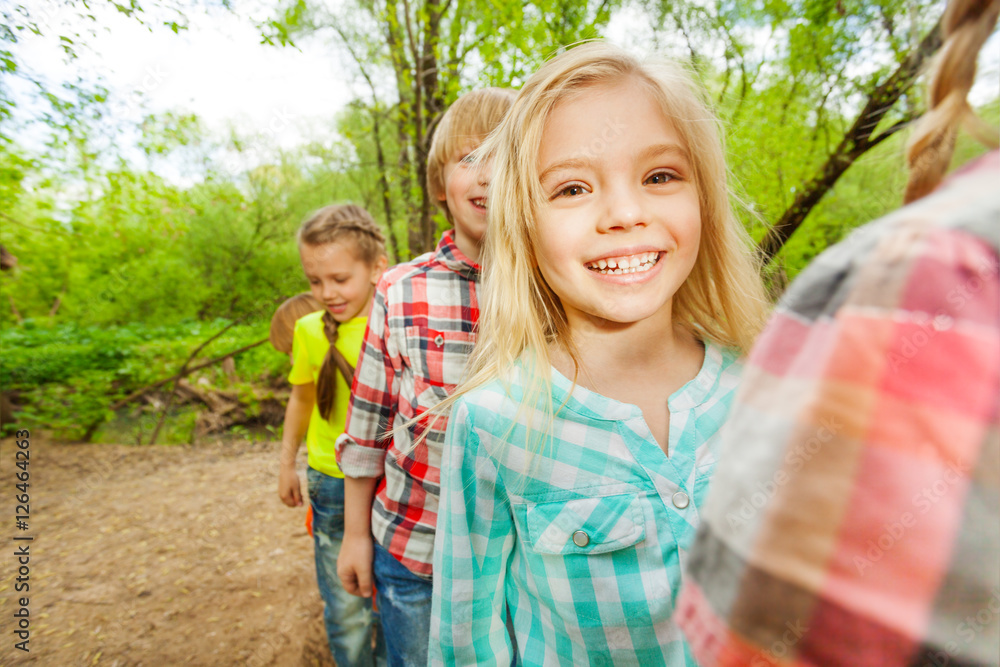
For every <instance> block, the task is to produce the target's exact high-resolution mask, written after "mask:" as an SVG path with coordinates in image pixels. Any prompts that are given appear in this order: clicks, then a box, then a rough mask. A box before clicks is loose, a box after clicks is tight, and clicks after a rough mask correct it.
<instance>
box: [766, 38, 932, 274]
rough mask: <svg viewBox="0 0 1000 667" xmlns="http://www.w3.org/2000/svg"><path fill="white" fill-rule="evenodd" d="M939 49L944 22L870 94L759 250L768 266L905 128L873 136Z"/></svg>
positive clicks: (769, 231)
mask: <svg viewBox="0 0 1000 667" xmlns="http://www.w3.org/2000/svg"><path fill="white" fill-rule="evenodd" d="M939 48H941V20H940V19H938V22H937V23H936V24H935V25H934V27H933V28H932V29H931V30H930V32H928V33H927V35H926V36H925V37H924V38H923V40H921V42H920V45H919V46H918V47H917V49H916V50H914V51H911V52H910V54H909V55H908V56H907V57H906V60H904V61H903V63H902V64H901V65H900V66H899V67H898V68H897V69H896V71H895V72H893V73H892V75H891V76H890V77H889V78H888V79H886V80H885V82H883V83H882V84H880V85H878V86H877V87H876V88H875V90H873V91H872V92H871V93H870V94H869V95H868V100H867V102H866V103H865V106H864V108H863V109H862V110H861V112H860V113H859V114H858V116H857V118H856V119H855V121H854V124H853V125H852V126H851V128H850V129H849V130H848V131H847V133H846V134H845V135H844V138H843V139H842V140H841V142H840V145H839V146H837V148H836V150H834V152H833V153H831V154H830V155H829V157H828V158H827V160H826V163H825V164H824V165H823V166H822V167H821V168H820V171H819V173H818V174H817V175H816V176H815V177H814V178H813V179H812V180H810V181H809V182H808V183H807V184H806V185H805V187H804V188H802V190H801V191H799V193H798V194H797V195H796V197H795V201H794V202H792V205H791V207H790V208H788V210H786V211H785V212H784V213H783V214H782V216H781V218H780V219H779V220H778V221H777V222H776V223H775V224H774V226H772V227H771V229H769V230H768V232H767V234H765V236H764V238H763V239H761V241H760V243H759V244H758V245H757V251H758V252H759V253H760V255H761V259H762V262H763V264H764V265H767V264H769V263H770V262H771V261H772V260H773V259H774V258H775V256H776V255H777V254H778V253H779V252H780V251H781V249H782V248H783V247H784V245H785V243H786V242H787V241H788V239H789V238H791V236H792V234H794V233H795V231H796V230H797V229H798V228H799V227H800V226H801V225H802V223H803V222H804V221H805V219H806V217H807V216H808V215H809V213H810V212H811V211H812V210H813V208H815V207H816V205H817V204H818V203H819V202H820V200H821V199H822V198H823V195H825V194H826V193H827V192H828V191H829V190H830V189H831V188H832V187H833V186H834V184H835V183H836V182H837V180H838V179H839V178H840V177H841V176H842V175H843V174H844V172H846V171H847V169H848V168H849V167H850V166H851V165H852V164H854V162H855V160H857V159H858V158H859V157H861V156H862V155H863V154H864V153H865V152H867V151H869V150H871V149H872V148H874V147H875V146H876V145H878V144H879V143H880V142H882V141H883V140H885V139H886V138H888V136H891V135H892V134H893V133H895V132H896V131H898V130H899V129H901V126H899V125H900V124H899V123H897V124H896V125H893V126H892V127H890V128H889V129H888V130H886V131H885V132H883V133H882V134H881V135H879V136H878V137H876V138H875V139H873V138H872V133H873V132H874V131H875V128H876V127H877V126H878V124H879V123H880V122H881V121H882V119H883V118H884V117H885V115H886V114H887V113H888V112H889V110H890V109H891V108H892V107H893V105H895V103H896V102H897V101H898V100H899V98H900V97H901V96H902V95H903V93H904V92H906V91H907V90H908V89H909V88H910V87H911V86H912V85H913V82H914V81H915V80H916V78H917V75H918V74H919V73H920V69H921V67H922V66H923V64H924V62H925V61H926V60H927V59H928V58H930V57H931V56H932V55H933V54H934V53H935V52H937V50H938V49H939ZM897 126H899V127H897Z"/></svg>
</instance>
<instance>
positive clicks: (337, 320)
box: [278, 205, 387, 666]
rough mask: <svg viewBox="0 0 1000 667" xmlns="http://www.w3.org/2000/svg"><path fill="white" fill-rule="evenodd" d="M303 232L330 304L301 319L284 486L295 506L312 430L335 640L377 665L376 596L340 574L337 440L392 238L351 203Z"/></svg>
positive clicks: (330, 631)
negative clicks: (351, 586)
mask: <svg viewBox="0 0 1000 667" xmlns="http://www.w3.org/2000/svg"><path fill="white" fill-rule="evenodd" d="M298 242H299V255H300V257H301V259H302V270H303V271H304V272H305V275H306V279H307V280H308V281H309V286H310V292H311V293H312V295H313V296H314V297H315V298H316V299H317V300H318V301H320V302H321V303H322V304H323V306H324V310H322V311H319V312H315V313H311V314H309V315H306V316H305V317H302V318H301V319H299V320H298V321H297V322H296V323H295V333H294V336H293V343H292V371H291V373H290V374H289V376H288V380H289V381H290V382H291V383H292V396H291V398H290V399H289V401H288V408H287V409H286V410H285V427H284V435H283V437H282V441H281V469H280V473H279V476H278V495H279V496H280V497H281V501H282V502H283V503H285V504H286V505H288V506H289V507H297V506H300V505H302V490H301V486H300V483H299V477H298V474H297V473H296V472H295V456H296V453H297V452H298V449H299V443H300V442H301V441H302V438H303V436H305V439H306V446H307V449H308V452H309V468H308V470H307V473H306V474H307V480H308V484H309V504H310V506H311V509H312V514H313V540H314V547H315V556H316V579H317V581H318V583H319V590H320V595H321V596H322V597H323V603H324V605H325V611H324V614H323V619H324V622H325V624H326V632H327V637H328V639H329V642H330V650H331V652H332V653H333V657H334V660H336V662H337V664H338V665H345V666H346V665H372V664H375V660H376V659H379V661H380V662H381V661H384V656H379V655H374V654H373V651H372V644H371V631H372V612H371V601H370V600H367V599H363V598H358V597H354V596H353V595H350V594H349V593H347V592H346V591H345V590H344V589H343V587H342V586H341V584H340V580H339V579H338V577H337V556H338V554H339V553H340V544H341V541H342V540H343V535H344V475H343V473H341V472H340V469H339V468H338V467H337V459H336V454H335V451H334V443H335V441H336V439H337V436H339V435H340V434H341V433H342V432H343V430H344V419H345V417H346V415H347V404H348V399H349V398H350V389H351V377H352V376H353V372H354V366H355V364H357V361H358V354H359V352H360V351H361V341H362V338H363V337H364V333H365V327H366V325H367V322H368V311H369V309H370V308H371V303H372V296H373V295H374V293H375V284H376V283H377V282H378V279H379V278H380V277H381V275H382V272H383V271H385V268H386V265H387V259H386V255H385V238H384V237H383V236H382V233H381V232H380V231H379V229H378V226H377V225H376V224H375V221H374V220H373V219H372V217H371V215H369V214H368V212H367V211H365V210H364V209H363V208H361V207H359V206H354V205H342V206H327V207H325V208H322V209H320V210H319V211H317V212H316V213H314V214H313V215H311V216H310V217H309V219H308V220H306V221H305V223H303V225H302V227H301V228H300V229H299V233H298ZM331 343H332V346H331ZM378 644H379V646H381V642H379V643H378ZM377 652H378V651H376V653H377Z"/></svg>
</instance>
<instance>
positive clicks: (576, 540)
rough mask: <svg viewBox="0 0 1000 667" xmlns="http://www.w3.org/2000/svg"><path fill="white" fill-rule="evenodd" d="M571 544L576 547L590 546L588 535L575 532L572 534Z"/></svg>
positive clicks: (579, 531) (580, 531)
mask: <svg viewBox="0 0 1000 667" xmlns="http://www.w3.org/2000/svg"><path fill="white" fill-rule="evenodd" d="M573 544H575V545H576V546H578V547H585V546H587V545H588V544H590V535H588V534H587V533H585V532H583V531H582V530H578V531H576V532H575V533H573Z"/></svg>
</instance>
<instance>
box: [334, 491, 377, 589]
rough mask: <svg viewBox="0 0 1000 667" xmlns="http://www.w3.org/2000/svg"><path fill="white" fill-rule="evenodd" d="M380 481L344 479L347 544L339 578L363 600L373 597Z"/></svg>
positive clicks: (342, 550) (339, 558)
mask: <svg viewBox="0 0 1000 667" xmlns="http://www.w3.org/2000/svg"><path fill="white" fill-rule="evenodd" d="M377 481H378V479H377V478H375V477H360V478H357V479H355V478H353V477H345V478H344V507H345V511H344V541H343V543H342V544H341V546H340V556H339V557H338V558H337V576H338V577H340V583H341V584H342V585H343V586H344V590H345V591H347V592H348V593H350V594H351V595H357V596H359V597H363V598H370V597H371V596H372V560H373V558H374V552H373V547H372V501H373V500H374V498H375V483H376V482H377ZM346 508H350V511H347V509H346Z"/></svg>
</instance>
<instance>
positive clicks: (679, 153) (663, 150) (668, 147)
mask: <svg viewBox="0 0 1000 667" xmlns="http://www.w3.org/2000/svg"><path fill="white" fill-rule="evenodd" d="M664 156H673V157H678V158H680V159H682V160H684V161H687V159H688V153H687V151H686V150H684V148H683V147H682V146H680V145H679V144H675V143H665V144H653V145H652V146H647V147H646V148H644V149H643V150H642V151H640V152H639V155H637V156H636V157H637V158H638V160H639V161H640V162H645V161H646V160H652V159H653V158H658V157H664Z"/></svg>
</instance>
